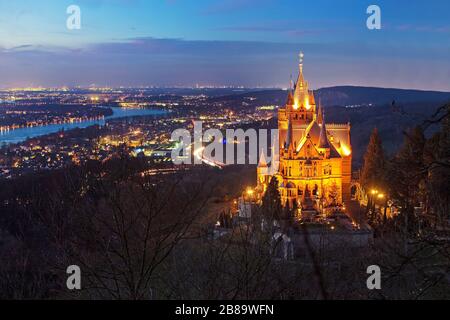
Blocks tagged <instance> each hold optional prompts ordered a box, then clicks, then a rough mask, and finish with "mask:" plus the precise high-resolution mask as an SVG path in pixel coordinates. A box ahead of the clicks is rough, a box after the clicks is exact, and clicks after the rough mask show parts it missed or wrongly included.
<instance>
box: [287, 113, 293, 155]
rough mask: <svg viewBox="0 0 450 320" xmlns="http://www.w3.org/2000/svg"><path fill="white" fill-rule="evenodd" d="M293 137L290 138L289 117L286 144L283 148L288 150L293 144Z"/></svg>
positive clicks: (290, 124)
mask: <svg viewBox="0 0 450 320" xmlns="http://www.w3.org/2000/svg"><path fill="white" fill-rule="evenodd" d="M293 140H294V139H293V136H292V121H291V118H290V117H289V119H288V129H287V134H286V143H285V148H286V149H289V146H290V145H291V144H292V143H293Z"/></svg>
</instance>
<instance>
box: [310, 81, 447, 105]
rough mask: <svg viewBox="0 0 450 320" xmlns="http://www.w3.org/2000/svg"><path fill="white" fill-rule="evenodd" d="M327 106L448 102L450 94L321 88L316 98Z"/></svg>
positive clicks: (389, 89) (390, 89)
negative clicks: (395, 102) (393, 102)
mask: <svg viewBox="0 0 450 320" xmlns="http://www.w3.org/2000/svg"><path fill="white" fill-rule="evenodd" d="M319 97H320V101H321V102H322V103H323V104H324V105H325V106H328V105H341V106H348V105H369V104H373V105H379V104H386V103H391V102H392V101H393V100H395V101H397V102H399V103H411V102H414V103H416V102H446V101H450V92H440V91H422V90H410V89H393V88H375V87H356V86H338V87H329V88H321V89H318V90H317V91H316V98H319Z"/></svg>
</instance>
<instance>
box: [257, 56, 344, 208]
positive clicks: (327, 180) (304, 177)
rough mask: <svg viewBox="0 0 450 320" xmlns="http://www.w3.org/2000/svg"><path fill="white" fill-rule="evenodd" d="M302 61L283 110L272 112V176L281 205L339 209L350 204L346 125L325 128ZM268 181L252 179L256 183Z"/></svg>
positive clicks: (260, 178) (325, 123) (322, 113)
mask: <svg viewBox="0 0 450 320" xmlns="http://www.w3.org/2000/svg"><path fill="white" fill-rule="evenodd" d="M303 59H304V55H303V53H300V61H299V74H298V77H297V81H296V82H295V84H294V85H293V86H292V82H291V86H290V89H289V91H288V95H287V99H286V104H285V105H284V106H283V107H280V108H279V109H278V129H279V157H280V158H279V169H278V173H276V174H275V176H276V177H277V180H278V182H279V188H280V193H281V197H282V203H283V204H284V203H288V204H289V205H290V206H292V205H293V203H294V202H297V204H298V205H299V207H301V206H302V205H303V206H307V207H308V208H310V207H311V201H313V204H315V205H317V204H318V203H319V201H325V202H328V203H330V204H331V203H336V204H339V203H342V202H346V201H349V200H350V179H351V159H352V158H351V154H352V151H351V144H350V124H349V123H345V124H336V123H328V122H326V120H325V111H324V108H323V106H322V105H320V106H319V110H317V109H316V103H315V98H314V93H313V91H312V90H310V89H309V87H308V86H309V84H308V82H307V81H306V80H305V77H304V74H303ZM292 87H293V88H292ZM259 172H260V169H258V173H259ZM268 180H270V179H269V178H268V177H264V178H263V177H259V176H258V182H259V183H261V182H262V181H268ZM305 195H306V197H305ZM305 198H306V199H307V200H308V203H305V201H306V200H305Z"/></svg>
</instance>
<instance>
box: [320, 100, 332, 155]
mask: <svg viewBox="0 0 450 320" xmlns="http://www.w3.org/2000/svg"><path fill="white" fill-rule="evenodd" d="M329 147H330V144H329V143H328V136H327V127H326V125H325V113H324V112H323V109H322V125H321V126H320V136H319V148H329Z"/></svg>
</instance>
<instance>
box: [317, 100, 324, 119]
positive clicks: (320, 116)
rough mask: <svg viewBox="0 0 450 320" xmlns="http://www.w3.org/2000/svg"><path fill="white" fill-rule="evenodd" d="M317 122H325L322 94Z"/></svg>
mask: <svg viewBox="0 0 450 320" xmlns="http://www.w3.org/2000/svg"><path fill="white" fill-rule="evenodd" d="M317 123H318V124H322V123H323V108H322V102H321V100H320V96H319V108H318V110H317Z"/></svg>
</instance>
